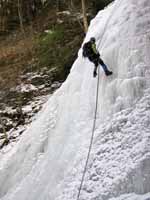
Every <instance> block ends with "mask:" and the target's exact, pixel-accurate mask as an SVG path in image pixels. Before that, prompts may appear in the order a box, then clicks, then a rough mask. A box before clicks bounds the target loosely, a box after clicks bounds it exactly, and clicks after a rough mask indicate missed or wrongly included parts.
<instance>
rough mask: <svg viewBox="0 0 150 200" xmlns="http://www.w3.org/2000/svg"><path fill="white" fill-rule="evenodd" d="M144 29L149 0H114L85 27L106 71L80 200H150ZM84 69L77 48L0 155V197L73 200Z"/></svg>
mask: <svg viewBox="0 0 150 200" xmlns="http://www.w3.org/2000/svg"><path fill="white" fill-rule="evenodd" d="M106 23H108V24H107V29H106V30H105V34H104V35H103V30H104V29H105V27H106V26H105V24H106ZM149 33H150V1H149V0H116V1H115V3H114V4H112V5H111V6H109V7H108V8H107V9H105V10H104V11H102V12H100V13H98V15H97V16H96V18H95V19H93V20H92V22H91V24H90V27H89V31H88V34H87V36H86V38H85V41H87V40H88V39H89V38H90V37H91V36H95V37H96V40H97V46H98V48H99V51H100V53H101V56H102V58H103V59H104V61H105V62H106V64H107V65H108V66H109V68H110V69H111V70H112V71H113V76H110V77H105V75H104V73H103V71H102V69H101V70H100V84H99V101H98V112H97V120H96V129H95V137H94V144H93V148H92V152H91V156H90V161H89V164H88V170H87V173H86V177H85V181H84V185H83V188H82V191H81V196H80V200H85V199H86V200H107V199H111V200H149V199H150V193H149V192H150V55H149V52H150V36H149ZM102 35H103V38H101V37H102ZM101 39H102V40H101ZM92 72H93V64H92V63H90V62H89V61H88V60H87V59H86V60H85V59H84V58H83V57H82V51H81V50H80V51H79V55H78V58H77V60H76V61H75V63H74V65H73V66H72V70H71V73H70V75H69V76H68V78H67V80H66V81H65V82H64V84H63V85H62V86H61V88H60V89H59V90H57V92H55V94H54V95H53V96H52V97H51V98H50V99H49V100H48V102H47V103H46V105H45V106H44V108H43V110H42V111H40V113H39V114H38V117H37V120H36V121H35V122H33V123H32V125H31V127H30V128H29V129H28V130H27V131H26V132H25V133H24V134H23V135H22V138H21V140H20V142H18V145H17V146H16V147H15V148H13V150H12V152H11V153H9V155H7V156H6V155H4V156H2V157H1V162H0V200H75V199H77V193H78V188H79V185H80V180H81V176H82V172H83V168H84V164H85V160H86V156H87V151H88V147H89V143H90V136H91V131H92V125H93V117H94V111H95V98H96V84H97V79H96V78H95V79H94V78H93V77H92V74H93V73H92Z"/></svg>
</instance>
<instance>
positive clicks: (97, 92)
mask: <svg viewBox="0 0 150 200" xmlns="http://www.w3.org/2000/svg"><path fill="white" fill-rule="evenodd" d="M121 2H122V0H120V1H119V3H121ZM119 5H120V4H119ZM117 6H118V4H117V3H116V5H115V6H114V8H113V10H112V12H111V13H110V15H109V17H108V19H107V21H106V24H105V27H104V30H103V32H102V36H101V40H100V41H99V43H98V45H97V46H98V47H99V46H100V44H101V43H102V39H103V37H104V34H105V31H106V29H107V26H108V24H109V21H110V17H111V16H112V15H113V13H114V11H116V7H117ZM99 74H100V73H99V67H98V80H97V90H96V103H95V112H94V120H93V128H92V135H91V139H90V146H89V150H88V154H87V158H86V162H85V166H84V170H83V174H82V179H81V183H80V187H79V190H78V195H77V200H79V198H80V194H81V189H82V186H83V182H84V178H85V174H86V170H87V165H88V161H89V157H90V153H91V149H92V144H93V139H94V131H95V126H96V115H97V107H98V94H99V79H100V75H99Z"/></svg>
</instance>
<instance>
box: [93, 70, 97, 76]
mask: <svg viewBox="0 0 150 200" xmlns="http://www.w3.org/2000/svg"><path fill="white" fill-rule="evenodd" d="M96 76H97V72H96V71H95V70H94V72H93V77H94V78H95V77H96Z"/></svg>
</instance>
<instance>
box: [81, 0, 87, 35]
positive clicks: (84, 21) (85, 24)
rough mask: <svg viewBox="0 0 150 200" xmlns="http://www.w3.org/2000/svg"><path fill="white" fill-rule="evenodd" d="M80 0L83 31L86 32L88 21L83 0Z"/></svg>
mask: <svg viewBox="0 0 150 200" xmlns="http://www.w3.org/2000/svg"><path fill="white" fill-rule="evenodd" d="M81 2H82V13H83V25H84V32H85V33H86V32H87V30H88V22H87V15H86V6H85V0H81Z"/></svg>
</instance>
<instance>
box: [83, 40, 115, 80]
mask: <svg viewBox="0 0 150 200" xmlns="http://www.w3.org/2000/svg"><path fill="white" fill-rule="evenodd" d="M95 41H96V40H95V38H94V37H91V39H90V41H88V42H87V43H85V44H84V45H83V57H87V58H88V59H89V60H90V61H91V62H93V63H94V65H95V67H94V71H93V77H96V75H97V67H98V65H99V64H100V65H101V66H102V68H103V70H104V72H105V75H106V76H109V75H111V74H112V72H111V71H109V70H108V68H107V66H106V65H105V63H104V62H103V60H102V59H101V58H100V54H99V52H98V51H97V49H96V43H95Z"/></svg>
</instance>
